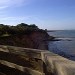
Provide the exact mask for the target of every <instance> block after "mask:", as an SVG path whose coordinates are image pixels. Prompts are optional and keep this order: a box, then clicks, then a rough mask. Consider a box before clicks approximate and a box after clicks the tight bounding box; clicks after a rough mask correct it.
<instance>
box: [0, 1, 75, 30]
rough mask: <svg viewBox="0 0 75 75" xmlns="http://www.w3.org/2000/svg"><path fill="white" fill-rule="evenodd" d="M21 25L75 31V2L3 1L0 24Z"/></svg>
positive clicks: (1, 2) (0, 9) (0, 5)
mask: <svg viewBox="0 0 75 75" xmlns="http://www.w3.org/2000/svg"><path fill="white" fill-rule="evenodd" d="M19 23H27V24H36V25H37V26H38V27H39V28H42V29H48V30H65V29H67V30H69V29H70V30H71V29H75V0H1V1H0V24H7V25H17V24H19Z"/></svg>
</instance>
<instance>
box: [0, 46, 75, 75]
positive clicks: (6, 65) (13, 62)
mask: <svg viewBox="0 0 75 75" xmlns="http://www.w3.org/2000/svg"><path fill="white" fill-rule="evenodd" d="M0 75H75V61H71V60H68V59H66V58H64V57H62V56H59V55H57V54H54V53H52V52H49V51H47V50H37V49H29V48H21V47H14V46H4V45H0Z"/></svg>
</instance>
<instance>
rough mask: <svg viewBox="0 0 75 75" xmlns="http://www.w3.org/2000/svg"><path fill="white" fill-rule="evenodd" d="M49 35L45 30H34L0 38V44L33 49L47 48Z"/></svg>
mask: <svg viewBox="0 0 75 75" xmlns="http://www.w3.org/2000/svg"><path fill="white" fill-rule="evenodd" d="M48 38H49V35H48V34H47V33H46V32H40V31H35V32H31V33H30V34H28V35H27V34H26V35H15V36H9V37H2V38H0V44H1V45H11V46H19V47H25V48H34V49H44V50H45V49H47V42H46V41H45V40H47V39H48Z"/></svg>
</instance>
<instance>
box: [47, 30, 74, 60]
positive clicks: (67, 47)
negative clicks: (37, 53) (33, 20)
mask: <svg viewBox="0 0 75 75" xmlns="http://www.w3.org/2000/svg"><path fill="white" fill-rule="evenodd" d="M48 34H49V35H51V36H54V37H56V38H55V39H60V40H59V41H50V42H49V45H48V46H49V50H50V51H51V52H54V53H57V54H59V55H61V56H63V57H66V58H68V59H71V60H75V30H55V31H52V32H48Z"/></svg>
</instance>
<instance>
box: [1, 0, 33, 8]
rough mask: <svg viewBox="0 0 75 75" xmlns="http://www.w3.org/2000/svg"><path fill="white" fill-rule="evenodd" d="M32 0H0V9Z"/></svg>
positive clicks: (25, 3)
mask: <svg viewBox="0 0 75 75" xmlns="http://www.w3.org/2000/svg"><path fill="white" fill-rule="evenodd" d="M31 1H33V0H1V1H0V9H4V8H7V7H10V6H13V7H14V6H21V5H27V4H29V3H30V2H31Z"/></svg>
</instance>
